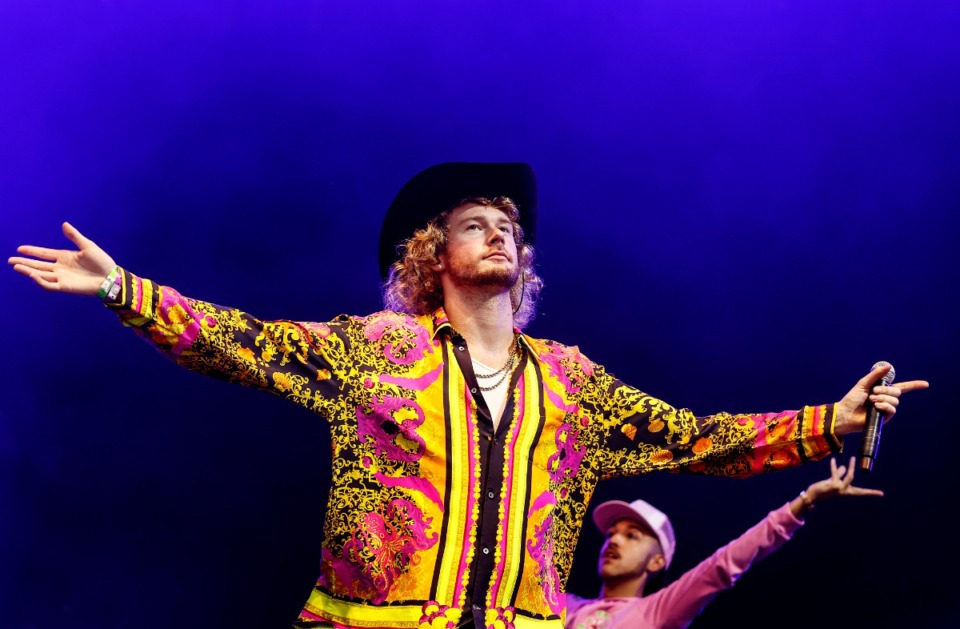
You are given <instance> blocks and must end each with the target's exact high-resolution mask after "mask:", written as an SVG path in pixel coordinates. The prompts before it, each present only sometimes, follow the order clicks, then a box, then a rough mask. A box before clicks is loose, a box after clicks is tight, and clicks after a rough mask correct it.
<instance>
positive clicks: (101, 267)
mask: <svg viewBox="0 0 960 629" xmlns="http://www.w3.org/2000/svg"><path fill="white" fill-rule="evenodd" d="M63 235H64V236H66V237H67V238H69V239H70V241H71V242H73V244H75V245H76V246H77V249H76V250H68V249H48V248H46V247H37V246H34V245H21V246H19V247H17V253H20V254H22V255H23V256H31V257H29V258H26V257H21V256H14V257H11V258H10V259H9V260H8V262H9V263H10V264H11V265H13V270H14V271H16V272H17V273H22V274H23V275H26V276H27V277H29V278H30V279H32V280H33V281H34V282H36V283H37V285H39V286H40V287H41V288H43V289H44V290H49V291H55V292H60V293H71V294H74V295H88V296H93V295H96V294H97V292H98V291H99V290H100V285H101V284H102V283H103V280H104V279H106V277H107V275H109V274H110V272H111V271H113V269H114V268H115V267H116V266H117V265H116V263H115V262H114V261H113V258H111V257H110V256H109V255H107V252H106V251H104V250H103V249H101V248H100V247H98V246H97V245H96V243H94V242H93V241H92V240H89V239H88V238H86V237H85V236H84V235H83V234H81V233H80V232H79V231H78V230H77V228H76V227H74V226H73V225H71V224H70V223H64V224H63Z"/></svg>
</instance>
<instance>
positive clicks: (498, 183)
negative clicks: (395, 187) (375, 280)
mask: <svg viewBox="0 0 960 629" xmlns="http://www.w3.org/2000/svg"><path fill="white" fill-rule="evenodd" d="M470 197H486V198H491V199H492V198H495V197H509V198H510V199H511V200H512V201H513V202H514V203H515V204H516V205H517V208H518V209H519V210H520V218H519V220H518V222H519V223H520V226H521V227H522V228H523V232H524V242H528V243H530V244H533V243H534V240H535V235H536V222H537V184H536V178H535V177H534V174H533V168H531V167H530V165H529V164H527V163H524V162H446V163H443V164H437V165H435V166H431V167H429V168H427V169H425V170H423V171H421V172H419V173H417V175H415V176H414V177H413V178H412V179H410V181H408V182H407V183H406V184H404V186H403V187H402V188H401V189H400V192H398V193H397V195H396V196H395V197H394V199H393V202H392V203H391V204H390V207H389V208H388V209H387V214H386V216H385V217H384V219H383V225H382V226H381V227H380V244H379V266H380V277H381V278H382V279H383V280H386V279H387V277H388V275H389V273H390V267H391V266H392V265H393V263H394V262H396V261H397V260H398V259H399V253H398V251H397V250H398V248H399V246H400V245H401V244H402V243H403V242H404V241H405V240H407V239H408V238H410V236H412V235H413V232H414V231H416V230H417V229H420V228H423V227H426V225H427V223H428V222H430V220H431V219H433V218H434V217H436V216H437V215H439V214H440V213H442V212H445V211H447V210H450V209H452V208H454V207H455V206H456V205H457V204H458V203H460V202H461V201H463V200H464V199H467V198H470Z"/></svg>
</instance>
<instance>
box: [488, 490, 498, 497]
mask: <svg viewBox="0 0 960 629" xmlns="http://www.w3.org/2000/svg"><path fill="white" fill-rule="evenodd" d="M494 496H496V494H494V493H493V492H492V491H491V492H489V493H487V498H493V497H494Z"/></svg>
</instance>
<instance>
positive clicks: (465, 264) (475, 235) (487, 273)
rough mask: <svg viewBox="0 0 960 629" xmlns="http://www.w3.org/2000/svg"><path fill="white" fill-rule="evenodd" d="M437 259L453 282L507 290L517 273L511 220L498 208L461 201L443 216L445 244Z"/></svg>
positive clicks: (460, 284)
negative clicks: (445, 218)
mask: <svg viewBox="0 0 960 629" xmlns="http://www.w3.org/2000/svg"><path fill="white" fill-rule="evenodd" d="M440 260H441V262H443V266H444V269H445V272H446V273H447V276H448V277H449V278H450V279H451V280H452V281H453V283H454V284H456V285H459V286H475V287H476V286H486V287H491V288H505V289H508V290H509V289H510V288H511V287H512V286H513V285H514V284H516V282H517V278H518V277H519V276H520V266H519V264H518V263H517V244H516V242H514V240H513V223H512V222H511V221H510V218H509V217H508V216H507V215H506V214H504V213H503V212H501V211H500V210H498V209H495V208H492V207H488V206H485V205H478V204H476V203H468V204H466V205H461V206H460V207H458V208H456V209H455V210H453V211H451V212H450V215H449V216H448V217H447V248H446V251H445V252H444V253H442V254H440Z"/></svg>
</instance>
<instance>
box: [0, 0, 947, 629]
mask: <svg viewBox="0 0 960 629" xmlns="http://www.w3.org/2000/svg"><path fill="white" fill-rule="evenodd" d="M0 80H2V89H3V93H2V98H0V137H2V143H0V208H2V212H3V229H2V230H0V244H2V246H3V250H4V251H5V252H6V255H12V254H13V253H14V249H15V248H16V246H17V245H19V244H22V243H34V244H43V245H52V246H62V245H66V244H67V243H66V240H65V239H64V238H63V237H62V235H61V234H60V227H59V226H60V223H61V222H62V221H64V220H69V221H71V222H73V223H74V224H75V225H76V226H77V227H78V228H79V229H81V230H82V231H84V232H85V233H86V235H88V236H89V237H90V238H92V239H94V240H95V241H97V242H98V243H99V244H101V245H102V246H103V247H104V248H105V249H106V250H107V251H108V252H109V253H111V255H113V257H114V258H115V259H116V260H117V261H118V263H120V264H122V265H125V266H127V267H128V268H130V269H131V270H133V271H135V272H137V273H139V274H141V275H144V276H146V277H149V278H151V279H155V280H157V281H159V282H162V283H164V284H169V285H172V286H175V287H177V288H178V289H179V290H181V291H182V292H183V293H185V294H187V295H190V296H195V297H200V298H203V299H206V300H209V301H213V302H217V303H220V304H228V305H231V306H236V307H239V308H242V309H245V310H247V311H250V312H253V313H255V314H257V315H258V316H260V317H263V318H290V319H309V320H327V319H330V318H333V317H334V316H336V315H337V314H339V313H343V312H346V313H352V314H363V313H367V312H371V311H374V310H377V309H379V308H380V302H379V295H378V279H379V278H378V275H377V266H376V236H377V231H378V228H379V221H380V218H381V216H382V215H383V212H384V210H385V208H386V206H387V204H388V203H389V202H390V200H391V198H392V196H393V194H394V193H395V192H396V191H397V190H398V189H399V187H400V186H401V185H402V184H403V183H404V182H405V181H406V179H407V178H408V177H409V176H411V175H412V174H414V173H415V172H417V171H418V170H420V169H421V168H423V167H426V166H428V165H430V164H433V163H436V162H441V161H447V160H459V159H463V160H524V161H528V162H530V163H531V164H532V165H533V166H534V168H535V169H536V171H537V174H538V178H539V184H540V195H541V209H540V225H541V229H540V231H539V234H538V246H539V250H540V255H539V269H540V271H541V274H542V275H543V276H544V278H545V281H546V288H545V291H544V294H543V303H542V308H541V315H540V316H539V317H538V318H537V319H536V320H535V321H534V322H533V323H532V324H531V325H530V327H529V328H528V332H530V333H531V334H533V335H535V336H543V337H549V338H554V339H556V340H558V341H561V342H565V343H569V344H577V345H579V346H580V348H581V349H582V350H583V351H584V352H585V353H586V354H587V355H588V356H590V357H591V358H592V359H594V360H596V361H597V362H600V363H602V364H604V365H606V367H607V368H608V369H609V370H610V371H612V372H614V373H615V374H617V375H618V376H620V377H621V378H622V379H624V380H625V381H627V382H630V383H631V384H635V385H636V386H638V387H640V388H641V389H643V390H645V391H648V392H650V393H652V394H654V395H657V396H658V397H661V398H663V399H665V400H667V401H669V402H670V403H672V404H674V405H676V406H686V407H690V408H692V409H693V410H694V411H695V412H696V413H698V414H707V413H713V412H718V411H721V410H727V411H734V412H735V411H774V410H781V409H785V408H796V407H798V406H800V405H801V404H804V403H822V402H829V401H834V400H837V399H839V398H840V397H841V396H842V395H843V394H844V393H845V392H846V391H847V390H848V389H849V388H850V387H851V386H852V385H853V384H854V382H855V381H856V380H857V379H858V378H860V377H861V376H862V375H864V374H865V373H866V372H867V370H868V369H869V367H870V365H872V364H873V363H874V362H875V361H876V360H880V359H885V360H889V361H890V362H892V363H893V364H894V365H895V366H896V368H897V371H898V374H899V375H900V377H901V379H914V378H925V379H928V380H930V381H931V384H932V388H931V389H930V390H929V391H924V392H919V393H913V394H910V395H909V396H907V398H906V400H905V402H904V404H903V410H902V413H901V415H899V416H898V417H897V419H896V421H895V422H893V423H892V424H890V425H889V426H888V427H887V428H886V430H885V431H884V435H883V443H882V448H881V456H880V459H879V463H878V470H877V472H876V473H875V474H874V476H873V477H872V478H863V479H861V481H862V483H863V484H867V485H871V486H878V487H882V488H883V489H885V490H886V491H887V496H886V497H885V498H883V499H879V500H875V499H848V500H846V501H838V502H834V503H831V504H827V505H824V506H822V507H820V508H818V509H817V510H816V512H815V513H814V514H813V515H812V517H811V518H810V521H809V523H808V526H806V527H805V528H804V529H802V530H801V531H800V532H799V533H798V534H797V536H796V538H795V539H794V540H793V541H792V542H790V543H789V544H788V545H787V546H786V547H785V548H784V549H783V550H781V551H780V552H779V553H777V554H775V555H774V556H772V557H770V558H768V559H767V560H765V561H764V562H763V563H761V564H760V565H758V566H757V567H755V568H754V569H753V570H752V571H751V572H749V573H748V574H747V575H745V577H744V578H743V579H742V581H741V582H739V583H738V584H737V586H736V588H735V589H734V590H733V591H731V592H727V593H724V594H722V595H720V596H719V597H718V598H717V600H716V601H715V602H714V603H712V604H711V605H710V606H709V607H708V608H707V610H706V612H705V613H704V614H703V616H702V617H700V618H699V619H698V620H697V621H696V622H695V624H694V627H698V628H700V627H730V626H737V627H740V628H751V627H756V628H761V627H770V626H774V625H776V626H778V627H783V628H785V627H809V626H818V627H823V628H833V627H874V628H880V627H955V626H957V625H958V624H960V612H958V611H957V606H956V604H955V603H952V602H951V601H952V598H953V597H954V596H955V595H956V593H955V590H956V587H955V586H956V577H954V576H948V577H946V578H940V577H938V576H936V575H938V574H946V575H953V569H954V567H955V566H956V565H957V563H958V561H960V553H958V541H957V536H956V533H955V532H954V530H953V528H954V527H953V526H952V524H953V520H952V518H951V517H950V516H949V515H948V513H951V512H952V509H953V507H952V503H953V502H954V501H955V496H956V481H957V472H956V467H957V465H956V460H957V448H955V447H954V446H952V445H950V444H951V443H953V441H952V439H953V438H954V437H955V435H956V420H955V418H954V417H953V414H954V412H955V409H956V407H957V401H956V399H955V397H954V396H952V395H951V394H952V392H953V387H954V386H955V381H956V371H957V370H956V368H955V367H952V366H950V364H951V363H955V362H956V356H957V353H958V349H960V348H958V338H957V337H958V333H957V328H958V326H957V323H956V322H957V315H956V313H955V310H954V302H955V292H956V291H957V288H958V268H960V265H958V263H957V247H958V245H960V224H958V223H960V219H958V210H960V207H958V205H960V204H958V201H960V150H958V149H960V4H957V3H952V2H924V3H905V2H897V1H893V0H874V1H870V0H854V1H850V2H800V1H792V0H791V1H777V2H747V1H732V2H724V3H718V2H705V1H703V2H677V1H669V0H659V1H647V2H643V1H640V0H633V1H630V2H593V3H587V2H576V3H575V2H535V3H517V2H479V3H472V4H470V5H461V3H448V2H436V1H430V2H422V1H421V2H409V1H408V2H385V1H377V2H349V3H348V2H332V1H328V2H307V1H304V2H290V1H280V2H278V1H274V2H270V3H267V2H263V3H257V2H232V3H230V2H216V3H213V2H207V3H204V2H184V1H182V0H178V1H174V2H164V3H147V2H130V1H123V0H114V1H108V0H103V1H99V2H91V1H84V0H73V1H70V2H53V1H48V2H27V1H23V0H4V2H3V3H0ZM0 291H2V299H3V304H4V308H3V311H4V315H3V321H4V326H3V327H4V329H6V330H7V332H6V334H7V338H8V340H7V342H6V344H5V351H4V356H5V360H3V361H2V373H0V379H2V382H3V394H2V397H0V400H2V404H0V627H4V628H6V629H41V628H42V629H46V628H53V627H71V628H73V629H81V628H83V629H86V628H96V629H106V628H112V627H117V628H119V627H124V628H126V627H138V628H141V629H148V628H149V629H154V628H172V627H176V628H188V627H189V628H192V627H256V628H265V627H271V628H272V627H287V626H289V625H290V623H291V622H292V621H293V619H294V618H295V616H296V614H297V612H298V610H299V609H300V607H301V605H302V604H303V602H304V601H305V600H306V597H307V594H308V592H309V590H310V588H311V585H312V583H313V581H314V580H315V578H316V577H317V575H318V570H319V558H320V537H321V533H322V522H323V513H324V509H325V501H326V488H327V486H328V482H329V471H328V467H329V463H328V458H329V438H328V435H327V432H326V426H325V423H324V422H323V421H322V420H320V419H318V418H317V417H315V416H313V415H311V414H310V413H308V412H306V411H305V410H302V409H299V408H296V407H293V406H292V405H289V404H286V403H284V402H282V401H280V400H277V399H275V398H272V397H270V396H266V395H263V394H259V393H254V392H250V391H247V390H244V389H241V388H239V387H235V386H232V385H228V384H225V383H222V382H218V381H214V380H210V379H205V378H202V377H200V376H196V375H194V374H190V373H187V372H185V371H182V370H180V369H179V368H177V367H175V366H174V365H173V364H172V363H169V362H167V361H165V360H164V359H162V358H161V357H159V355H157V354H156V352H154V351H153V350H152V349H150V348H149V347H147V346H146V345H145V344H143V343H142V342H141V341H139V340H138V339H137V338H136V337H135V336H134V335H133V334H132V333H131V332H130V331H128V330H125V329H123V328H121V326H120V325H119V323H118V322H117V321H116V320H115V318H114V317H113V316H112V315H111V314H110V313H108V312H106V311H105V310H104V309H103V308H102V307H101V306H100V305H98V304H97V303H96V301H95V300H86V301H85V300H82V299H79V298H74V297H69V296H64V295H49V294H45V293H43V292H42V291H40V290H39V289H38V288H36V287H35V286H34V285H33V284H32V283H30V282H29V281H28V280H26V279H25V278H23V277H21V276H19V275H16V274H14V273H13V272H11V271H9V270H8V271H7V272H6V273H5V274H4V275H3V276H2V281H0ZM858 443H859V442H858V440H857V439H856V438H848V440H847V444H846V445H847V452H848V453H855V452H856V451H857V447H858ZM828 469H829V468H828V464H827V462H825V461H824V462H821V463H817V464H811V465H807V466H804V467H802V468H799V469H795V470H790V471H785V472H782V473H778V474H772V475H767V476H762V477H757V478H752V479H747V480H732V479H717V478H703V477H691V476H672V475H667V474H655V475H649V476H646V477H642V478H637V479H627V480H617V481H611V482H609V483H607V484H605V485H602V486H601V488H600V490H599V491H598V493H597V495H596V497H595V501H594V504H596V503H598V502H599V501H601V500H606V499H611V498H621V499H624V500H632V499H634V498H637V497H643V498H645V499H647V500H648V501H650V502H652V503H654V504H656V505H658V506H660V507H661V508H663V509H664V510H665V511H667V512H668V513H669V514H670V515H671V517H672V518H673V522H674V525H675V527H676V529H677V534H678V538H679V544H678V551H677V555H676V564H675V565H676V570H675V572H680V571H683V570H685V569H687V568H689V567H691V566H693V565H694V564H695V563H696V562H698V561H699V560H700V559H703V558H705V557H706V556H707V555H709V554H710V553H711V552H712V551H713V550H714V549H715V548H717V547H718V546H720V545H722V544H723V543H725V542H727V541H728V540H729V539H731V538H733V537H735V536H736V535H738V534H739V533H740V532H741V531H743V530H744V529H746V528H747V527H748V526H750V525H752V524H753V523H755V522H756V521H757V520H759V519H760V518H761V517H762V516H763V515H764V514H766V513H767V511H769V510H771V509H773V508H776V507H778V506H780V505H781V504H783V502H785V501H786V500H787V499H789V498H791V497H793V496H795V495H796V493H797V492H798V491H799V490H800V489H802V488H804V487H806V486H807V484H809V483H810V482H812V481H814V480H817V479H819V478H821V477H824V476H825V475H826V474H827V473H828ZM599 543H600V536H599V534H598V533H597V532H596V531H594V530H593V529H592V527H591V526H590V525H586V526H585V527H584V535H583V537H582V539H581V543H580V545H579V547H578V549H577V555H576V557H575V561H574V575H573V577H572V578H571V580H570V583H569V587H568V589H569V590H570V591H572V592H576V593H579V594H582V595H595V594H596V592H597V589H598V584H597V581H596V578H595V576H594V566H595V561H594V558H595V556H596V552H597V550H598V548H599Z"/></svg>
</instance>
